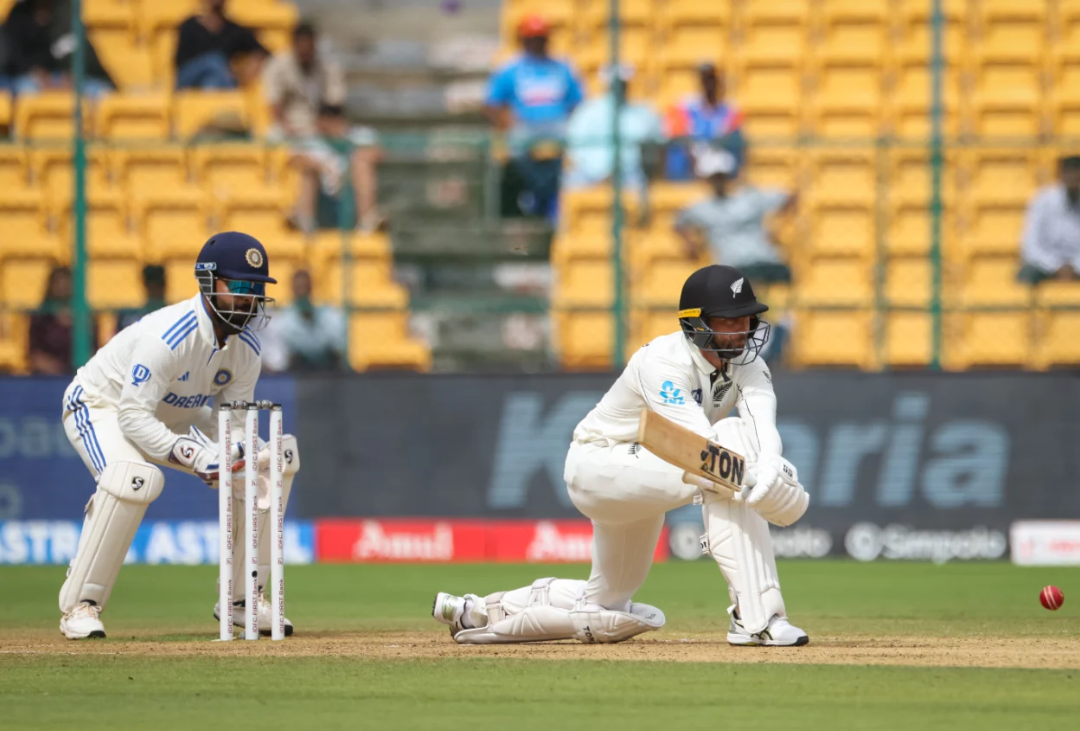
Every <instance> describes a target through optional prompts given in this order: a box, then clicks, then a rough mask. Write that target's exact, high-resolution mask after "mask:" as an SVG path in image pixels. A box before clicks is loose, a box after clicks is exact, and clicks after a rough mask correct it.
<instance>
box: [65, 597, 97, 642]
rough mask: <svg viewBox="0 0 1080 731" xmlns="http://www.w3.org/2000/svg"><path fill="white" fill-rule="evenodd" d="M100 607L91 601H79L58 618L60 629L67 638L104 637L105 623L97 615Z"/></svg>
mask: <svg viewBox="0 0 1080 731" xmlns="http://www.w3.org/2000/svg"><path fill="white" fill-rule="evenodd" d="M99 614H101V607H99V606H98V605H97V604H94V603H93V602H79V603H78V604H76V605H75V607H74V608H73V609H72V610H71V611H70V612H68V613H67V614H65V615H64V616H63V617H61V618H60V631H61V632H63V633H64V637H67V638H68V639H69V640H85V639H97V638H104V637H105V625H103V624H102V623H101V620H100V619H99V618H98V615H99Z"/></svg>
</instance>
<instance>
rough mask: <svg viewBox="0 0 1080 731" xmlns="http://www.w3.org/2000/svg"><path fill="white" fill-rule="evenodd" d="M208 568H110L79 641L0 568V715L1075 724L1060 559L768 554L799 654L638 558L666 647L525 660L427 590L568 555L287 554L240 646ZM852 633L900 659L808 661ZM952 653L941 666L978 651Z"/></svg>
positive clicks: (520, 580) (673, 568) (121, 723)
mask: <svg viewBox="0 0 1080 731" xmlns="http://www.w3.org/2000/svg"><path fill="white" fill-rule="evenodd" d="M215 572H216V568H213V567H171V566H157V567H146V566H137V567H127V568H125V569H124V570H123V572H122V573H121V579H120V584H119V585H118V586H117V589H116V591H115V593H114V595H113V598H112V600H111V603H110V605H109V611H108V613H107V614H106V615H105V616H104V619H105V621H106V626H107V628H108V631H109V639H108V640H104V641H99V642H97V643H93V645H92V646H91V645H87V644H84V643H71V642H66V641H64V640H62V638H61V637H60V635H59V632H58V631H57V629H56V625H57V621H58V613H57V610H56V593H57V590H58V588H59V583H60V581H62V579H63V569H62V568H56V567H49V568H41V567H0V728H3V729H23V728H26V729H31V728H32V729H47V728H68V729H71V728H78V729H97V728H102V729H127V728H146V729H169V728H197V727H206V726H207V724H215V728H251V727H259V728H290V729H320V730H321V729H327V728H365V729H367V728H371V729H383V728H385V729H399V728H400V729H431V730H432V731H434V729H436V728H439V729H446V728H451V727H455V728H457V729H462V730H463V731H471V730H474V729H499V731H518V730H519V729H557V731H564V730H565V729H605V728H618V729H638V728H641V729H655V728H662V727H663V726H664V725H665V724H670V723H672V722H674V723H680V722H696V723H698V724H709V725H716V726H718V727H721V728H726V727H732V728H734V727H742V726H747V727H751V728H753V729H785V730H787V729H818V728H821V729H826V728H827V729H919V731H925V730H927V729H950V730H951V731H955V730H957V729H978V730H979V731H986V730H988V729H998V728H1000V729H1009V730H1010V731H1017V730H1018V729H1031V728H1037V727H1054V728H1061V729H1064V728H1073V727H1075V725H1076V723H1077V721H1076V718H1077V714H1078V713H1080V669H1069V668H1080V571H1078V570H1076V569H1020V568H1016V567H1013V566H1010V565H1007V564H998V563H995V564H951V565H946V566H933V565H928V564H883V563H879V564H856V563H848V562H815V563H792V562H788V563H785V564H782V566H781V575H782V577H783V579H784V588H785V597H786V599H787V603H788V609H789V612H790V614H791V616H792V619H793V620H794V621H795V622H796V623H797V624H799V625H801V626H803V627H804V628H805V629H807V630H808V631H809V632H810V634H811V638H812V643H811V645H810V647H809V648H802V649H811V648H813V650H814V652H815V653H817V654H814V655H810V654H805V655H803V656H801V657H806V658H812V659H813V660H814V662H815V663H819V664H811V663H805V662H799V663H798V664H792V663H791V660H792V659H795V660H799V658H800V656H799V655H798V654H797V653H799V652H801V651H802V650H801V649H783V650H776V649H770V650H760V649H740V650H739V651H738V652H736V651H734V650H729V649H728V648H726V646H723V644H722V641H721V640H722V634H721V633H722V631H723V629H724V628H725V626H726V620H725V616H724V614H723V611H724V606H725V605H726V596H725V592H724V590H723V583H722V581H721V579H720V576H719V573H718V571H717V569H716V567H715V565H712V564H710V563H706V562H697V563H693V564H678V563H671V564H665V565H660V566H657V567H655V568H654V570H653V573H652V575H651V576H650V577H649V581H648V583H647V585H646V586H645V588H644V589H643V590H642V592H641V593H640V596H639V598H640V599H641V600H642V601H646V602H650V603H653V604H656V605H657V606H660V607H661V608H662V609H664V611H665V612H666V613H667V616H668V626H667V627H666V628H665V631H664V632H662V633H657V634H655V635H653V636H651V637H653V638H655V639H660V640H664V642H653V643H651V644H646V643H645V642H638V643H636V646H635V647H632V648H629V649H630V650H632V651H633V652H634V653H637V654H635V655H633V656H628V655H627V654H626V651H627V648H628V646H627V647H623V648H602V647H578V646H569V647H567V648H565V652H560V653H559V654H558V655H556V656H553V655H552V652H553V650H552V649H551V647H550V646H548V647H547V648H535V649H536V653H535V656H530V652H532V650H531V649H530V648H524V649H523V650H522V649H517V650H516V651H514V652H509V651H507V650H506V649H505V648H456V647H454V646H453V645H452V644H450V642H449V637H448V636H447V635H446V634H445V628H442V627H441V626H439V625H436V624H435V623H434V622H432V620H431V619H430V618H429V617H428V615H427V612H428V611H429V610H430V606H431V597H432V594H433V593H434V591H436V590H438V589H444V590H449V591H454V592H465V591H472V592H476V593H481V594H483V593H487V592H489V591H494V590H499V589H508V588H513V587H515V586H519V585H523V584H525V583H528V582H529V581H531V580H532V579H533V578H536V577H537V576H542V575H545V574H548V575H550V574H558V575H561V576H569V577H581V578H584V576H585V575H586V574H587V568H586V567H584V566H569V567H566V566H563V567H537V566H516V565H514V566H307V567H295V568H290V569H289V570H288V573H287V591H288V596H289V616H290V618H291V619H292V620H293V621H294V622H295V624H296V625H297V627H298V631H297V636H296V637H295V638H293V639H291V640H289V641H288V642H286V643H284V646H282V645H275V646H273V647H272V646H271V643H269V642H262V643H259V646H258V647H254V648H253V647H251V646H250V643H233V644H234V647H228V648H226V647H225V646H223V645H220V644H213V643H211V642H209V639H210V638H211V637H213V636H214V635H215V633H216V625H215V623H214V621H213V620H212V618H211V617H210V612H211V609H212V606H213V601H214V578H215ZM1048 583H1054V584H1057V585H1058V586H1060V587H1061V588H1062V589H1063V590H1064V592H1065V596H1066V604H1065V606H1064V608H1063V609H1062V610H1060V611H1058V612H1056V613H1051V612H1048V611H1046V610H1044V609H1042V607H1040V606H1039V603H1038V592H1039V589H1040V588H1041V587H1042V586H1044V585H1045V584H1048ZM1070 602H1071V603H1070ZM380 633H381V634H380ZM383 636H386V637H387V638H397V637H401V636H411V637H413V638H414V639H415V638H419V640H420V641H422V642H423V643H424V644H425V646H426V647H427V650H425V653H422V654H421V655H418V656H416V657H409V656H408V652H403V654H402V655H401V656H393V657H389V656H382V657H372V656H370V655H369V656H365V655H364V654H363V653H359V654H357V653H353V652H352V651H351V650H350V645H349V642H350V641H352V640H354V639H358V638H363V637H367V638H368V641H371V638H372V637H375V638H379V637H383ZM312 637H314V638H316V639H317V641H318V642H320V643H322V644H313V643H315V642H316V640H315V639H311V638H312ZM339 638H340V643H341V644H340V645H335V644H333V643H335V642H337V641H338V639H339ZM702 638H705V639H704V640H703V639H702ZM860 638H863V639H864V640H865V642H867V643H870V644H872V643H873V642H874V641H876V640H879V639H880V638H892V639H893V640H895V641H896V643H897V647H898V649H897V650H896V652H897V653H899V655H900V656H899V660H898V662H899V663H901V664H898V665H885V666H883V665H862V664H839V665H838V664H827V663H831V662H833V660H832V659H831V658H830V657H829V655H830V653H831V652H833V651H834V649H835V651H836V652H841V651H843V650H844V648H846V647H850V646H852V645H857V644H859V642H861V641H863V640H860ZM1016 638H1021V639H1020V641H1018V640H1017V639H1016ZM699 640H700V641H703V642H706V644H705V645H702V646H701V647H702V648H703V651H704V652H705V655H708V654H709V653H710V652H711V650H710V649H709V648H711V647H714V646H715V648H716V651H715V661H713V662H673V661H663V660H654V659H652V655H653V654H654V653H655V655H656V656H657V657H665V655H664V654H663V653H664V652H665V648H667V647H671V646H674V647H676V648H678V647H679V644H678V643H680V642H691V643H693V642H698V641H699ZM358 641H359V640H358ZM386 641H387V642H391V641H394V642H396V641H397V640H396V639H388V640H386ZM708 641H711V642H713V643H715V645H710V644H708ZM957 641H971V642H975V643H981V644H978V645H976V647H985V648H988V649H990V650H992V649H993V648H994V647H995V643H1004V642H1007V641H1011V642H1012V644H1013V645H1016V646H1019V647H1023V648H1030V650H1029V651H1030V652H1031V653H1035V654H1034V655H1028V656H1027V662H1028V665H1029V666H1031V665H1030V660H1031V657H1033V656H1034V657H1036V658H1037V657H1038V654H1037V653H1038V651H1039V650H1038V648H1040V647H1041V646H1043V643H1056V644H1055V645H1054V647H1056V648H1057V651H1058V655H1057V658H1058V659H1057V661H1056V665H1054V666H1055V667H1059V668H1065V669H1057V670H1050V669H1046V670H1040V669H1017V668H1009V667H995V668H979V667H948V665H950V664H953V663H949V662H945V663H939V664H937V665H933V666H926V664H925V663H924V662H923V661H921V660H920V659H919V655H920V654H921V653H923V651H924V649H926V648H930V649H933V648H934V647H935V646H936V645H938V644H941V643H949V642H957ZM305 642H306V643H308V644H305ZM673 643H674V645H673ZM244 645H247V646H246V647H245V646H244ZM386 646H388V647H397V645H386ZM336 647H340V651H337V650H335V649H334V648H336ZM965 647H968V648H969V649H968V650H966V652H979V650H978V649H976V650H971V649H970V648H971V646H970V645H965ZM148 648H149V649H148ZM908 648H910V652H911V653H912V655H911V662H910V664H906V659H905V657H904V655H903V653H905V652H908V651H909V649H908ZM431 649H434V650H438V653H436V654H432V653H431V652H429V650H431ZM556 649H557V650H562V649H563V648H556ZM459 650H460V652H459ZM612 650H618V652H617V653H616V652H613V651H612ZM386 652H387V653H393V652H397V650H387V651H386ZM1070 652H1071V653H1074V654H1075V655H1076V662H1075V663H1072V662H1070V661H1069V660H1068V659H1067V658H1068V656H1069V653H1070ZM747 653H749V654H747ZM778 653H779V654H778ZM616 655H617V656H618V657H619V659H618V660H617V661H614V660H608V659H604V658H605V657H614V656H616ZM1063 657H1064V658H1066V659H1065V660H1064V661H1063V660H1062V658H1063ZM747 660H749V662H747ZM780 660H785V661H787V662H779V661H780ZM963 660H964V658H959V659H958V662H957V663H956V664H961V665H963V664H978V663H967V662H963ZM855 662H856V663H857V661H855ZM998 664H1000V663H998ZM1006 664H1007V663H1006ZM1021 664H1022V663H1021ZM1031 667H1037V665H1036V666H1031Z"/></svg>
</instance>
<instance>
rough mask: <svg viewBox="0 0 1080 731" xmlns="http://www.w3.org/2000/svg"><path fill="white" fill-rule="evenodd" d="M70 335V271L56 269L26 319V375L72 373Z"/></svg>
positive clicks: (63, 268)
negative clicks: (27, 325)
mask: <svg viewBox="0 0 1080 731" xmlns="http://www.w3.org/2000/svg"><path fill="white" fill-rule="evenodd" d="M71 336H72V319H71V270H70V269H68V268H67V267H56V268H55V269H53V270H52V272H50V273H49V280H48V284H47V285H46V287H45V297H44V299H42V301H41V307H39V308H38V310H37V312H35V313H34V314H32V315H31V316H30V348H29V350H30V372H31V373H35V374H44V375H60V374H64V373H72V372H73V371H74V369H73V368H72V362H71V350H72V348H71Z"/></svg>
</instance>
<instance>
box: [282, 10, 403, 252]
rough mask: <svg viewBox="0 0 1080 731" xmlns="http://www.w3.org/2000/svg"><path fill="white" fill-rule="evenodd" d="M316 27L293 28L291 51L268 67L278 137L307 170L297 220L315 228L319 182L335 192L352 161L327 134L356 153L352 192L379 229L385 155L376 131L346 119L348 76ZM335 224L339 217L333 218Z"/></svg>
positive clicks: (369, 225) (369, 226)
mask: <svg viewBox="0 0 1080 731" xmlns="http://www.w3.org/2000/svg"><path fill="white" fill-rule="evenodd" d="M317 40H318V39H317V36H316V31H315V28H314V27H313V26H311V25H309V24H306V23H302V24H300V25H298V26H297V27H296V30H295V31H294V32H293V47H292V50H289V51H284V52H282V53H279V54H277V55H276V56H274V57H273V58H272V59H271V60H270V62H269V63H267V65H266V68H265V69H264V71H263V86H264V88H265V90H266V100H267V102H268V103H269V104H270V109H271V114H272V116H273V127H272V128H271V131H270V135H271V137H272V138H274V139H281V140H289V141H291V142H292V144H293V146H294V149H295V153H296V157H295V158H294V161H293V164H294V165H296V166H297V167H299V168H300V169H301V171H302V177H301V189H300V196H299V200H298V203H297V209H296V212H295V214H294V215H295V218H296V219H297V224H298V226H299V227H300V228H301V229H302V230H305V231H310V230H311V229H312V228H314V227H315V221H316V219H317V216H316V210H317V201H318V193H319V183H320V181H322V182H323V185H322V188H323V190H324V191H325V192H326V193H327V194H328V195H334V196H336V195H337V193H338V191H340V188H341V182H342V181H341V178H342V176H343V174H344V172H345V169H346V167H347V165H346V163H348V162H349V161H350V159H348V158H347V159H343V158H342V155H340V154H339V153H337V152H335V151H334V149H333V147H332V146H331V145H328V144H327V143H326V142H325V141H324V139H323V137H329V138H333V139H344V140H346V141H347V142H348V143H349V144H350V145H351V146H352V148H353V150H352V153H351V163H352V182H353V192H354V194H355V196H356V211H357V213H358V216H359V221H360V227H361V229H363V230H374V229H376V228H378V227H379V225H381V223H382V216H381V214H380V213H379V211H378V206H377V202H376V201H377V194H378V178H377V169H378V163H379V160H380V157H381V154H380V151H379V149H378V146H377V142H378V140H377V137H376V136H375V132H374V131H373V130H371V129H369V128H366V127H353V126H351V125H349V124H348V122H347V121H346V119H345V116H344V111H343V105H344V103H345V96H346V88H345V74H344V72H343V71H342V68H341V66H340V64H338V63H336V62H334V61H333V60H332V59H330V58H326V57H325V56H324V55H322V54H319V53H318V51H317V48H318V43H317ZM334 223H335V224H336V220H335V221H334Z"/></svg>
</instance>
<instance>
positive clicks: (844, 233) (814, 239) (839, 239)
mask: <svg viewBox="0 0 1080 731" xmlns="http://www.w3.org/2000/svg"><path fill="white" fill-rule="evenodd" d="M874 218H875V212H874V208H873V207H872V205H871V204H869V203H859V202H850V203H849V202H841V201H829V200H826V201H815V202H813V203H812V205H811V213H810V241H809V244H810V250H811V252H812V253H814V254H815V255H825V256H836V255H848V254H850V255H853V256H860V257H863V258H864V259H870V258H871V257H872V256H873V253H874V244H875V240H874Z"/></svg>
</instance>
